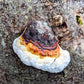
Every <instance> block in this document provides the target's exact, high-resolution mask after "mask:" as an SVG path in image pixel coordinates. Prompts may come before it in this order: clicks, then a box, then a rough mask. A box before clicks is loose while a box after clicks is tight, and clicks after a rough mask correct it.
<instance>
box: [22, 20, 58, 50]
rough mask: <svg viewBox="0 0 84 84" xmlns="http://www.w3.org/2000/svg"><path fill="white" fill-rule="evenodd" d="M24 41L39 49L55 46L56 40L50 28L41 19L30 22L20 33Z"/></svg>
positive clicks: (49, 48)
mask: <svg viewBox="0 0 84 84" xmlns="http://www.w3.org/2000/svg"><path fill="white" fill-rule="evenodd" d="M22 38H23V39H24V40H25V42H26V43H29V42H31V43H33V44H34V45H35V46H37V47H38V48H40V49H45V50H52V49H56V48H57V41H56V39H55V36H54V33H53V32H52V30H51V28H50V27H49V26H48V25H47V23H46V22H43V21H32V22H30V23H29V24H28V25H27V27H26V29H25V30H24V32H23V34H22Z"/></svg>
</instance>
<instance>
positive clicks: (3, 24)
mask: <svg viewBox="0 0 84 84" xmlns="http://www.w3.org/2000/svg"><path fill="white" fill-rule="evenodd" d="M58 15H60V17H63V23H64V24H60V22H58V23H59V24H60V25H59V24H58V23H57V24H56V22H55V17H56V16H58ZM31 18H32V19H36V20H44V21H47V22H48V23H49V25H50V26H51V27H52V30H53V32H54V33H55V36H56V38H57V39H58V42H59V44H60V46H61V47H62V48H63V49H67V50H68V51H69V52H70V55H71V62H70V64H69V65H68V67H67V68H66V69H64V71H63V72H61V73H58V74H51V73H48V72H44V71H41V70H38V69H35V68H33V67H29V66H26V65H24V64H23V63H22V62H21V61H20V59H19V58H18V56H17V55H16V54H15V53H14V51H13V48H12V43H13V41H14V39H15V38H16V37H18V36H19V35H20V32H21V30H22V29H23V28H24V27H25V26H26V25H27V23H28V21H29V20H30V19H31ZM54 22H55V24H54ZM0 84H84V0H0Z"/></svg>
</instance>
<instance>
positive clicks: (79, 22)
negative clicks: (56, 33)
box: [77, 16, 83, 25]
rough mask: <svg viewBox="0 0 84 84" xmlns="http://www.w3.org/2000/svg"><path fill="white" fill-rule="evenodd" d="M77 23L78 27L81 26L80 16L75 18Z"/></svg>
mask: <svg viewBox="0 0 84 84" xmlns="http://www.w3.org/2000/svg"><path fill="white" fill-rule="evenodd" d="M77 23H78V24H80V25H83V23H82V21H81V19H80V16H77Z"/></svg>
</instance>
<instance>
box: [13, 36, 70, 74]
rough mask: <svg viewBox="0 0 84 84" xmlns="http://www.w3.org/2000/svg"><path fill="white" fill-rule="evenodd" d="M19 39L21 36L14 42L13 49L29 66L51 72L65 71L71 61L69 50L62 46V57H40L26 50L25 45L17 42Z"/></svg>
mask: <svg viewBox="0 0 84 84" xmlns="http://www.w3.org/2000/svg"><path fill="white" fill-rule="evenodd" d="M17 40H19V37H18V38H16V39H15V40H14V42H13V50H14V52H15V53H16V54H17V55H18V56H19V58H20V59H21V61H22V62H23V63H24V64H26V65H28V66H33V67H35V68H37V69H41V70H43V71H48V72H50V73H59V72H61V71H63V70H64V68H65V67H67V66H68V64H69V62H70V54H69V52H68V51H67V50H63V49H62V48H61V47H60V57H58V58H55V57H44V58H42V59H40V56H37V55H34V54H32V53H31V52H28V51H27V50H26V51H25V50H24V49H25V46H23V45H20V44H17ZM55 59H56V60H55Z"/></svg>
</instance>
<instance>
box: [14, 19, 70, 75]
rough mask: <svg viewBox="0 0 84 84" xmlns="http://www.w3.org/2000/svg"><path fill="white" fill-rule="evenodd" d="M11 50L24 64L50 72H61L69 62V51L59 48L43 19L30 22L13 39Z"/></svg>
mask: <svg viewBox="0 0 84 84" xmlns="http://www.w3.org/2000/svg"><path fill="white" fill-rule="evenodd" d="M13 50H14V52H15V53H16V54H17V55H18V56H19V58H20V59H21V61H22V62H23V63H24V64H26V65H28V66H33V67H35V68H38V69H41V70H43V71H48V72H50V73H58V72H61V71H62V70H63V69H64V68H65V67H66V66H67V65H68V64H69V62H70V54H69V52H68V51H66V50H63V49H61V47H60V46H59V45H58V42H57V40H56V39H55V36H54V34H53V32H52V30H51V28H50V27H49V26H48V25H47V23H46V22H43V21H37V20H36V21H32V22H30V23H29V24H28V25H27V26H26V28H25V29H24V31H23V33H22V34H21V35H20V36H19V37H18V38H16V39H15V40H14V42H13Z"/></svg>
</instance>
